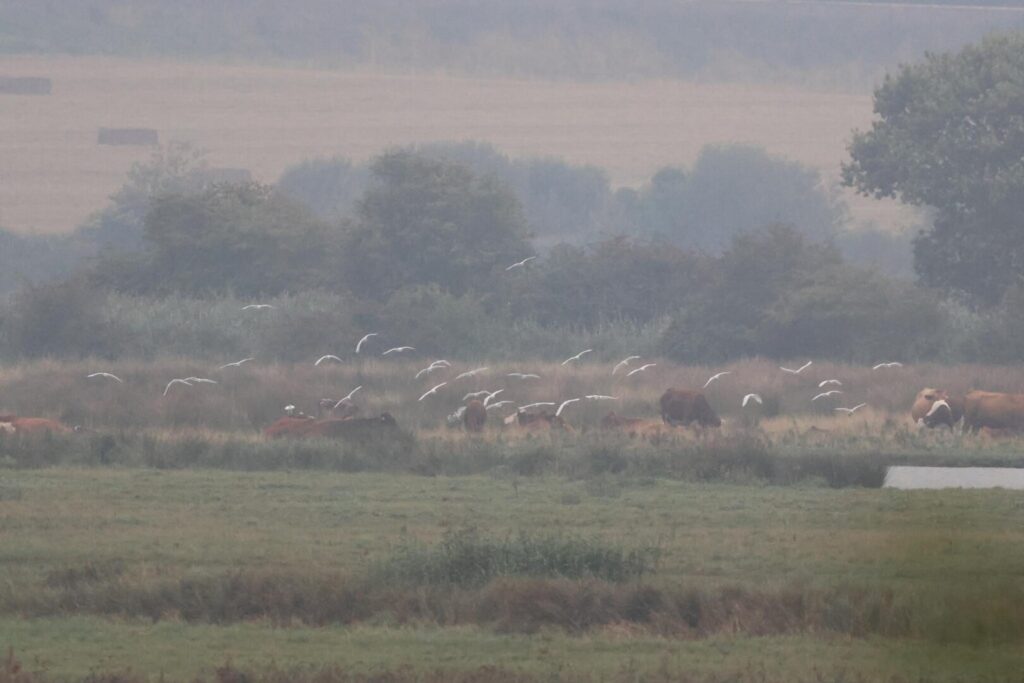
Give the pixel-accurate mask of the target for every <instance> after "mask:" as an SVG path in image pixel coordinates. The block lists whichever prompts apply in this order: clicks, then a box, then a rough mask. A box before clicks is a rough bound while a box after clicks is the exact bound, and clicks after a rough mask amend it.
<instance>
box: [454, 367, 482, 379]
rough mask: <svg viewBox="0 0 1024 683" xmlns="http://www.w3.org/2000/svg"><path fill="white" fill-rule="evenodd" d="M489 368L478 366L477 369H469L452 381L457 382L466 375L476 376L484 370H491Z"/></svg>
mask: <svg viewBox="0 0 1024 683" xmlns="http://www.w3.org/2000/svg"><path fill="white" fill-rule="evenodd" d="M489 369H490V368H488V367H482V368H476V369H475V370H467V371H466V372H464V373H462V374H461V375H459V376H458V377H456V378H455V379H453V380H452V381H453V382H456V381H458V380H460V379H463V378H465V377H474V376H476V375H479V374H480V373H481V372H483V371H484V370H489Z"/></svg>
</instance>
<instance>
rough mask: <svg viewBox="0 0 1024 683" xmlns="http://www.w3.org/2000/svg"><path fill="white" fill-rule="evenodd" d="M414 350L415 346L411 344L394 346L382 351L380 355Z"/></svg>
mask: <svg viewBox="0 0 1024 683" xmlns="http://www.w3.org/2000/svg"><path fill="white" fill-rule="evenodd" d="M415 350H416V348H415V347H413V346H396V347H395V348H393V349H388V350H387V351H385V352H384V353H382V354H380V355H382V356H386V355H388V354H389V353H405V352H406V351H415Z"/></svg>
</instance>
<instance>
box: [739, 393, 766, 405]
mask: <svg viewBox="0 0 1024 683" xmlns="http://www.w3.org/2000/svg"><path fill="white" fill-rule="evenodd" d="M750 401H755V402H757V404H758V405H764V401H762V400H761V397H760V396H759V395H757V394H747V395H746V396H744V397H743V403H742V404H740V407H741V408H746V407H747V403H749V402H750Z"/></svg>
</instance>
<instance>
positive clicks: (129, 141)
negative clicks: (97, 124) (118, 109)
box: [96, 128, 160, 145]
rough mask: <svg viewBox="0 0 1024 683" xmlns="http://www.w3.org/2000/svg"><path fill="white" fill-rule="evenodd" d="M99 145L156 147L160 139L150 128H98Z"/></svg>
mask: <svg viewBox="0 0 1024 683" xmlns="http://www.w3.org/2000/svg"><path fill="white" fill-rule="evenodd" d="M96 142H97V144H100V145H156V144H159V142H160V138H159V136H158V135H157V132H156V131H155V130H153V129H152V128H100V132H99V136H97V138H96Z"/></svg>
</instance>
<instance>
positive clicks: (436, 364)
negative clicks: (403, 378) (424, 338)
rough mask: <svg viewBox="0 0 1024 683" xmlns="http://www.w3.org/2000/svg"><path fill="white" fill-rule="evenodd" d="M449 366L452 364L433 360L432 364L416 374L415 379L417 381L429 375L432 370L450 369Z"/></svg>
mask: <svg viewBox="0 0 1024 683" xmlns="http://www.w3.org/2000/svg"><path fill="white" fill-rule="evenodd" d="M451 366H452V364H451V363H449V362H448V361H446V360H435V361H434V362H433V363H431V364H430V365H428V366H427V367H425V368H423V369H422V370H420V371H419V372H417V373H416V378H415V379H419V378H420V377H422V376H423V375H429V374H430V373H432V372H433V371H434V370H440V369H441V368H450V367H451Z"/></svg>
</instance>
